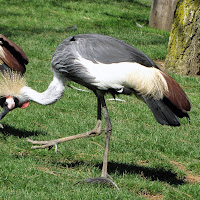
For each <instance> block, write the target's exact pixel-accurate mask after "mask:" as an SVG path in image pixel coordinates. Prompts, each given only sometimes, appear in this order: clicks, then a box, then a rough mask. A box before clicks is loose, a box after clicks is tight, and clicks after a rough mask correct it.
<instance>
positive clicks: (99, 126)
mask: <svg viewBox="0 0 200 200" xmlns="http://www.w3.org/2000/svg"><path fill="white" fill-rule="evenodd" d="M97 99H98V102H97V124H96V126H95V127H94V129H92V130H90V131H87V132H85V133H81V134H77V135H73V136H67V137H63V138H59V139H55V140H49V141H36V140H31V139H29V138H27V141H28V142H30V143H32V144H33V145H35V144H38V145H39V146H32V149H45V148H49V149H51V148H52V147H53V146H55V148H56V151H57V145H58V144H60V143H63V142H66V141H70V140H76V139H80V138H85V137H94V136H98V135H100V134H101V133H102V121H101V100H100V98H97Z"/></svg>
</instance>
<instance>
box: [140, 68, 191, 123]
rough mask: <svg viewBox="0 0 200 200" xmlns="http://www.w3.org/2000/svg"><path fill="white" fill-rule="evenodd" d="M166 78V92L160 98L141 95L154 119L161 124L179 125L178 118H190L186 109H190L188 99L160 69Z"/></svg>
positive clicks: (178, 86) (175, 83)
mask: <svg viewBox="0 0 200 200" xmlns="http://www.w3.org/2000/svg"><path fill="white" fill-rule="evenodd" d="M160 72H161V74H162V75H163V77H164V79H165V80H166V83H167V86H168V92H167V93H166V94H164V97H163V98H162V99H155V98H153V97H146V96H144V95H142V98H143V99H144V101H145V103H146V104H147V105H148V107H149V108H150V110H151V111H152V113H153V115H154V117H155V119H156V120H157V122H158V123H160V124H162V125H170V126H180V121H179V118H183V117H186V118H187V119H188V120H190V117H189V115H188V113H187V111H190V109H191V105H190V101H189V99H188V97H187V95H186V94H185V92H184V91H183V89H182V88H181V87H180V85H179V84H178V83H177V82H176V81H175V80H174V79H173V78H171V77H170V76H169V75H168V74H167V73H165V72H163V71H160Z"/></svg>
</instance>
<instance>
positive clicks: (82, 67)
mask: <svg viewBox="0 0 200 200" xmlns="http://www.w3.org/2000/svg"><path fill="white" fill-rule="evenodd" d="M51 64H52V71H53V73H54V77H53V81H52V82H51V83H50V85H49V87H48V89H47V90H46V91H44V92H43V93H38V92H37V91H35V90H33V89H32V88H30V87H27V86H24V87H22V88H21V89H20V90H19V92H18V93H16V94H15V95H13V98H17V99H18V101H19V104H20V105H22V104H23V103H27V102H29V101H35V102H37V103H39V104H42V105H47V104H52V103H54V102H56V101H57V100H59V99H60V98H61V97H62V95H63V93H64V90H65V84H66V82H67V81H74V82H76V83H79V84H80V85H83V86H85V87H86V88H88V89H90V90H92V91H93V92H94V94H95V95H96V97H97V124H96V126H95V128H94V129H92V130H90V131H87V132H85V133H82V134H78V135H74V136H68V137H64V138H60V139H55V140H51V141H33V140H30V139H28V141H29V142H31V143H32V144H35V145H38V146H33V147H32V148H34V149H38V148H51V147H52V146H55V147H56V148H57V145H58V144H59V143H62V142H65V141H69V140H74V139H79V138H85V137H92V136H97V135H100V134H101V132H102V117H101V111H102V110H103V114H104V118H105V134H106V139H105V151H104V159H103V167H102V174H101V178H93V179H88V180H87V181H86V182H93V181H100V180H103V181H105V180H106V179H107V176H108V174H107V163H108V149H109V141H110V136H111V131H112V125H111V121H110V118H109V115H108V110H107V107H106V102H105V99H104V96H105V94H106V93H110V94H112V95H113V96H115V95H119V94H125V95H131V94H135V95H136V96H138V97H141V98H142V99H143V100H144V102H145V103H146V104H147V105H148V107H149V108H150V110H151V111H152V112H153V114H154V117H155V119H156V120H157V121H158V123H160V124H162V125H170V126H179V125H180V122H179V118H183V117H186V118H188V119H189V115H188V114H187V111H189V110H190V102H189V100H188V97H187V96H186V94H185V92H184V91H183V90H182V89H181V87H180V86H179V85H178V83H177V82H175V81H174V80H173V79H172V78H171V77H170V76H169V75H168V74H167V73H165V72H164V71H162V70H161V69H159V67H158V66H157V65H156V64H155V63H154V62H153V61H152V60H151V59H150V58H148V57H147V56H146V55H145V54H144V53H142V52H141V51H139V50H138V49H136V48H135V47H133V46H131V45H129V44H127V43H125V42H123V41H121V40H118V39H115V38H112V37H109V36H105V35H97V34H81V35H76V36H72V37H69V38H67V39H65V40H64V41H63V42H61V44H60V45H59V46H58V47H57V49H56V51H55V53H54V55H53V58H52V63H51ZM8 106H9V102H8Z"/></svg>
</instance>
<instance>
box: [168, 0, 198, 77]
mask: <svg viewBox="0 0 200 200" xmlns="http://www.w3.org/2000/svg"><path fill="white" fill-rule="evenodd" d="M165 67H166V68H168V69H169V70H171V71H174V72H177V73H180V74H184V75H189V74H190V75H194V74H199V73H200V1H197V0H178V2H177V7H176V12H175V19H174V22H173V25H172V29H171V34H170V38H169V45H168V53H167V57H166V60H165Z"/></svg>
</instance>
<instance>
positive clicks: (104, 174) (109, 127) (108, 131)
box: [101, 97, 112, 178]
mask: <svg viewBox="0 0 200 200" xmlns="http://www.w3.org/2000/svg"><path fill="white" fill-rule="evenodd" d="M101 105H102V108H103V113H104V118H105V125H106V127H105V134H106V140H105V149H104V159H103V167H102V173H101V176H102V177H105V178H107V176H108V172H107V168H108V150H109V143H110V136H111V132H112V124H111V121H110V117H109V114H108V109H107V106H106V102H105V99H104V97H102V98H101Z"/></svg>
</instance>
